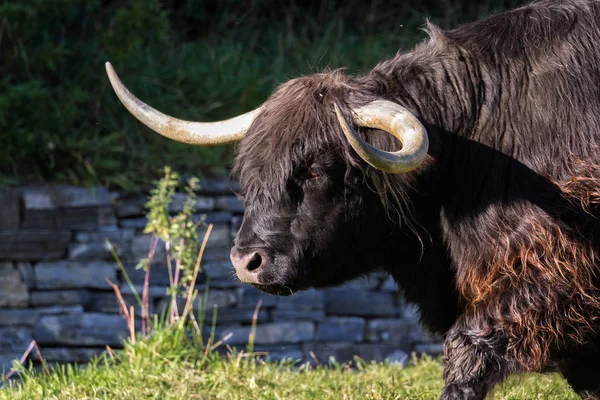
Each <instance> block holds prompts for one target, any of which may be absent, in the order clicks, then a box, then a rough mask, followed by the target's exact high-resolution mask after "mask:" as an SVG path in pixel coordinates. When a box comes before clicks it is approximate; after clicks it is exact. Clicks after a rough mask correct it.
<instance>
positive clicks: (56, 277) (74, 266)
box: [34, 261, 117, 290]
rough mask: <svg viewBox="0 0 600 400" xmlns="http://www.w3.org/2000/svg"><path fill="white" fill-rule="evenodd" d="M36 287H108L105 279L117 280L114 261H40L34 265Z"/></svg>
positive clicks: (48, 288) (49, 288) (46, 288)
mask: <svg viewBox="0 0 600 400" xmlns="http://www.w3.org/2000/svg"><path fill="white" fill-rule="evenodd" d="M34 271H35V278H36V288H37V289H43V290H52V289H79V288H90V289H105V290H106V289H110V286H109V285H108V283H107V282H106V279H110V280H111V281H112V282H116V280H117V272H116V267H115V265H114V263H108V262H104V261H93V262H86V263H84V262H76V261H57V262H41V263H38V264H36V265H35V266H34Z"/></svg>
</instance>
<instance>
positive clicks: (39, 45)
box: [0, 0, 522, 189]
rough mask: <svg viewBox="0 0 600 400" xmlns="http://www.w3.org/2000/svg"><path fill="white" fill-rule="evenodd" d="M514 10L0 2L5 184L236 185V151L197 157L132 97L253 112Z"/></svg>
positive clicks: (214, 111) (186, 110)
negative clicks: (232, 178) (427, 35)
mask: <svg viewBox="0 0 600 400" xmlns="http://www.w3.org/2000/svg"><path fill="white" fill-rule="evenodd" d="M520 3H522V1H517V0H480V1H468V0H454V1H449V0H437V1H434V0H389V1H382V0H374V1H370V2H368V1H359V0H330V1H327V0H308V1H301V0H297V1H295V0H273V1H260V0H246V1H234V0H12V1H11V0H0V185H2V184H17V183H27V182H39V181H56V182H67V183H73V184H82V185H92V184H102V185H105V186H109V187H121V188H125V189H133V188H136V187H138V186H139V185H140V184H143V183H147V182H151V181H152V180H153V179H155V178H157V177H158V176H159V175H160V174H161V171H162V166H163V165H170V166H172V167H173V169H175V170H179V171H185V172H186V173H191V174H195V175H214V174H217V175H218V174H225V173H227V169H228V166H229V165H230V163H231V160H232V156H233V148H232V147H231V146H220V147H207V148H201V147H192V146H186V145H183V144H179V143H175V142H173V141H170V140H167V139H164V138H162V137H160V136H159V135H156V134H154V133H151V132H150V131H149V130H148V129H147V128H145V127H144V126H142V125H141V124H139V123H138V122H136V120H135V119H134V118H133V117H132V116H130V115H129V113H128V112H127V111H126V110H125V109H124V108H123V107H122V106H121V104H120V103H119V102H118V100H117V98H116V96H115V95H114V94H113V92H112V90H111V88H110V85H109V83H108V80H107V78H106V75H105V72H104V62H105V61H107V60H110V61H111V62H112V63H113V65H114V66H115V68H116V70H117V71H118V72H119V74H120V76H121V78H122V79H123V81H124V82H125V84H126V85H127V86H128V87H129V88H130V89H131V90H132V91H133V92H134V93H135V94H136V95H138V96H139V97H140V98H141V99H143V100H144V101H146V102H148V103H149V104H151V105H153V106H154V107H156V108H158V109H160V110H161V111H163V112H166V113H168V114H171V115H173V116H177V117H180V118H186V119H193V120H206V121H210V120H215V119H221V118H227V117H231V116H234V115H237V114H240V113H242V112H245V111H248V110H249V109H252V108H254V107H256V106H258V105H259V104H260V103H262V102H263V101H264V100H265V99H266V98H267V97H268V96H269V94H270V93H271V92H272V91H273V89H274V88H275V87H276V86H277V85H278V84H279V83H282V82H284V81H286V80H288V79H290V78H293V77H296V76H299V75H302V74H309V73H311V72H315V71H318V70H321V69H324V68H339V67H345V68H347V70H348V72H349V73H360V72H366V71H368V70H369V69H370V68H371V67H373V66H374V65H375V64H376V63H377V62H378V61H380V60H383V59H385V58H388V57H391V56H393V55H394V54H395V53H396V52H397V51H399V50H407V49H409V48H410V47H411V46H413V45H414V44H415V43H416V42H417V41H419V40H421V39H423V37H424V34H423V32H422V31H421V29H420V28H421V27H422V26H423V24H424V22H425V20H426V19H427V18H429V19H430V20H431V21H433V22H435V23H437V24H439V25H440V26H442V27H444V28H453V27H455V26H457V25H458V24H460V23H462V22H466V21H470V20H474V19H477V18H479V17H480V16H483V15H487V14H489V13H493V12H498V11H501V10H503V9H506V8H511V7H515V6H517V5H518V4H520Z"/></svg>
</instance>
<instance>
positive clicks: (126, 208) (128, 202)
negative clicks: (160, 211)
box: [117, 195, 148, 218]
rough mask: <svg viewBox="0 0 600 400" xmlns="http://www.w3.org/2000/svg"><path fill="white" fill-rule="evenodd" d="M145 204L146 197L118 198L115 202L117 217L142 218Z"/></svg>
mask: <svg viewBox="0 0 600 400" xmlns="http://www.w3.org/2000/svg"><path fill="white" fill-rule="evenodd" d="M147 202H148V196H142V195H126V196H120V197H119V200H118V202H117V216H118V217H119V218H126V217H139V216H143V215H145V214H146V210H145V204H146V203H147Z"/></svg>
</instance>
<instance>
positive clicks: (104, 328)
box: [33, 313, 129, 347]
mask: <svg viewBox="0 0 600 400" xmlns="http://www.w3.org/2000/svg"><path fill="white" fill-rule="evenodd" d="M128 334H129V331H128V329H127V324H126V322H125V319H124V318H123V317H122V316H120V315H107V314H99V313H82V314H74V315H68V316H63V315H59V316H55V315H50V316H44V317H42V318H40V320H39V322H38V323H37V324H36V326H35V328H34V330H33V336H34V338H35V340H36V341H37V342H38V343H40V344H52V345H67V346H105V345H109V346H112V347H120V346H121V342H122V340H123V339H125V338H126V337H127V336H128Z"/></svg>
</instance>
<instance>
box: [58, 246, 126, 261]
mask: <svg viewBox="0 0 600 400" xmlns="http://www.w3.org/2000/svg"><path fill="white" fill-rule="evenodd" d="M111 248H112V249H113V250H114V251H115V253H116V254H117V255H118V256H122V255H123V253H124V250H123V247H122V246H121V245H120V244H119V243H113V242H110V243H107V242H105V241H98V242H91V243H70V244H69V249H68V259H69V260H73V261H88V260H89V261H94V260H114V255H113V254H112V252H111Z"/></svg>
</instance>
